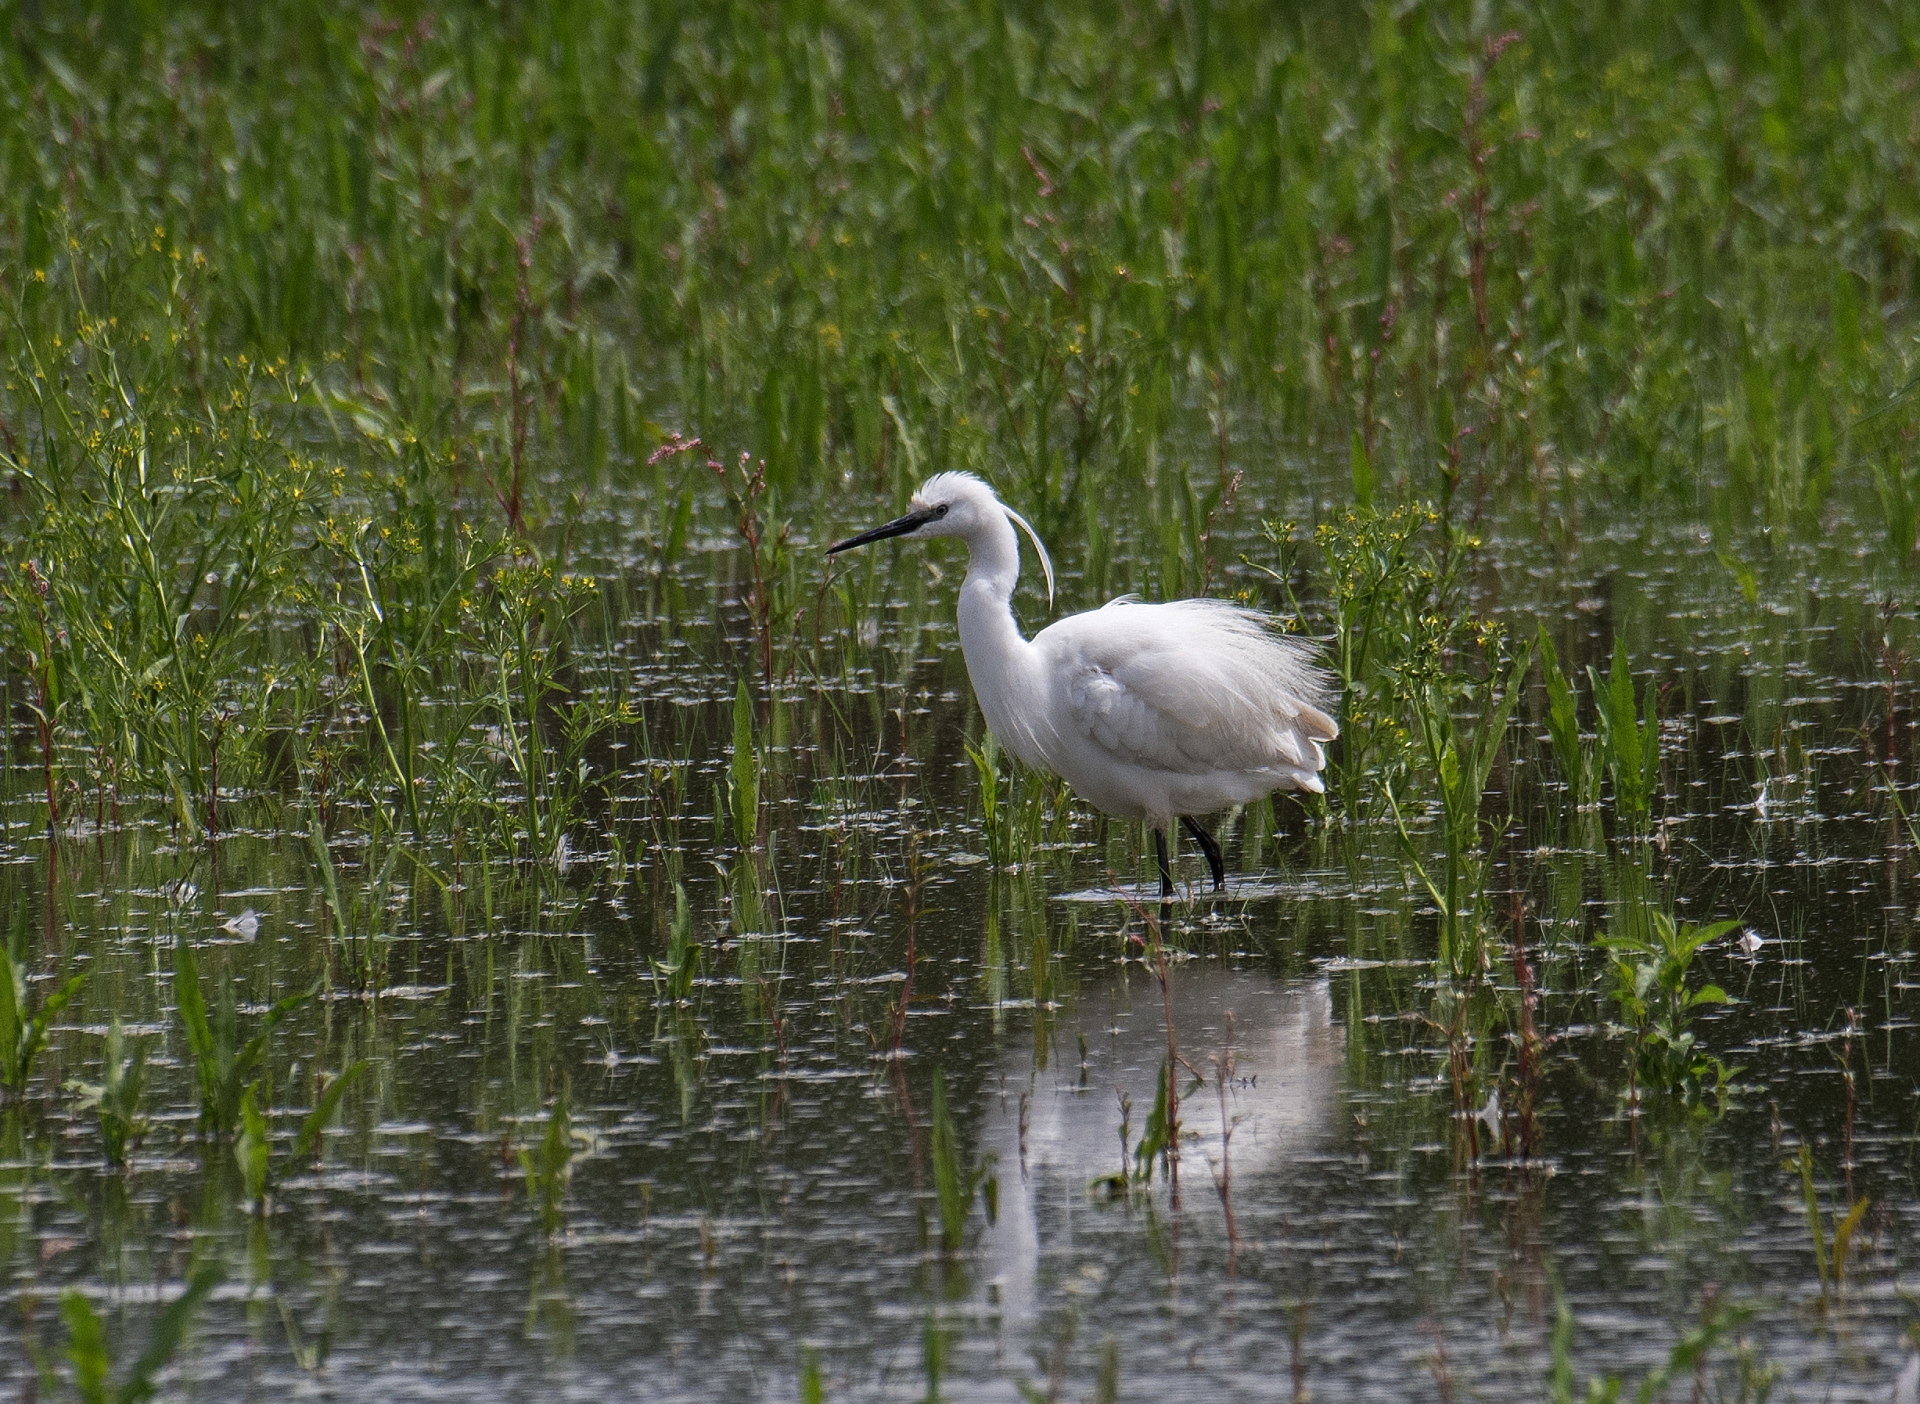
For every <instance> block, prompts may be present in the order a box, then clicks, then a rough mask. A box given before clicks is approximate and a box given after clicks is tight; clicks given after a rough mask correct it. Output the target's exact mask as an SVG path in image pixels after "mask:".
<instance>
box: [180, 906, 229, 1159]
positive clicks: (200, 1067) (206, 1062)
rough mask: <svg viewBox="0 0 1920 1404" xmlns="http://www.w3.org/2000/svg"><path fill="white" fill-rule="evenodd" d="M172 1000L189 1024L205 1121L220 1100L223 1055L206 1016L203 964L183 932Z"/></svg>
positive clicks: (190, 1046) (184, 1020) (188, 1034)
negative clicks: (201, 968) (202, 978)
mask: <svg viewBox="0 0 1920 1404" xmlns="http://www.w3.org/2000/svg"><path fill="white" fill-rule="evenodd" d="M173 1001H174V1003H175V1004H176V1005H177V1006H179V1009H180V1022H181V1023H183V1024H185V1025H186V1028H187V1048H188V1049H189V1051H191V1052H192V1054H193V1061H194V1065H195V1068H196V1069H197V1071H198V1073H199V1078H200V1117H201V1121H202V1122H203V1123H204V1122H205V1121H206V1120H207V1117H208V1116H209V1115H210V1109H212V1108H214V1107H216V1106H217V1105H218V1103H219V1100H220V1083H221V1077H220V1066H219V1064H220V1058H219V1051H218V1049H217V1048H216V1047H215V1045H214V1041H213V1028H212V1025H211V1024H210V1023H209V1022H208V1020H207V1000H206V995H205V993H204V992H203V991H202V990H201V988H200V964H199V961H198V960H196V959H195V958H194V954H193V947H192V945H191V944H189V943H188V941H187V938H186V937H185V936H184V935H182V936H180V937H179V938H178V939H177V940H176V941H175V942H174V946H173Z"/></svg>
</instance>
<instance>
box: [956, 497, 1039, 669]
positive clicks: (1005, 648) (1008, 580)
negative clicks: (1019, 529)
mask: <svg viewBox="0 0 1920 1404" xmlns="http://www.w3.org/2000/svg"><path fill="white" fill-rule="evenodd" d="M967 556H968V559H967V578H966V582H965V583H964V584H962V585H961V587H960V647H961V649H962V650H963V651H964V652H965V653H966V655H967V671H968V672H969V673H971V674H973V676H974V687H975V690H976V691H978V690H979V685H980V681H981V678H980V673H981V670H982V667H983V666H984V667H986V669H987V670H988V671H992V670H993V667H994V664H995V663H996V661H998V660H1000V659H1002V658H1011V657H1012V656H1013V655H1016V654H1018V653H1019V652H1020V650H1021V649H1022V648H1024V647H1025V646H1026V642H1027V641H1026V640H1025V639H1023V638H1021V637H1020V626H1019V625H1018V624H1016V623H1014V622H1013V587H1014V584H1015V583H1016V582H1017V581H1018V580H1019V579H1020V547H1019V544H1018V543H1017V542H1016V541H1015V539H1014V535H1013V523H1012V522H1010V521H1008V520H1007V519H1006V518H1005V517H1003V516H1001V515H1000V514H999V513H997V512H996V513H994V514H993V515H992V517H991V519H990V520H988V521H986V522H984V523H983V524H982V526H981V528H980V530H978V531H977V532H974V533H973V534H971V535H970V536H968V537H967Z"/></svg>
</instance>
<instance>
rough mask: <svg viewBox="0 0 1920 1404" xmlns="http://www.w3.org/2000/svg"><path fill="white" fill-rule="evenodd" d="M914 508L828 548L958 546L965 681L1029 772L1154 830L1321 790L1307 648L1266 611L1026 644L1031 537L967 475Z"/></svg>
mask: <svg viewBox="0 0 1920 1404" xmlns="http://www.w3.org/2000/svg"><path fill="white" fill-rule="evenodd" d="M911 508H912V510H911V511H909V512H908V514H907V515H906V516H904V517H901V518H900V519H899V520H897V521H894V522H889V523H888V524H887V525H886V526H883V527H879V528H876V529H875V530H873V531H870V532H866V533H864V534H863V535H860V536H856V537H854V538H852V539H851V540H848V541H843V542H841V543H840V544H839V545H837V546H834V547H832V548H831V550H833V551H843V550H846V549H848V548H849V547H852V546H859V545H864V544H866V543H867V542H869V541H878V540H882V539H884V538H886V537H890V536H913V537H915V538H924V537H931V536H958V537H960V538H961V539H962V540H964V541H965V542H966V543H967V550H968V553H969V560H968V566H967V577H966V581H965V583H963V584H962V585H961V587H960V608H959V616H960V646H961V649H962V651H963V652H964V653H965V655H966V660H967V675H968V677H969V678H970V679H971V681H972V683H973V691H974V696H975V697H976V698H978V700H979V703H980V710H981V713H982V714H983V715H984V716H985V718H986V722H987V726H988V727H989V728H990V729H991V730H992V732H993V734H994V736H995V738H997V739H998V741H999V742H1000V745H1001V746H1002V747H1003V748H1004V749H1006V750H1008V751H1010V752H1012V753H1013V754H1014V755H1015V756H1018V757H1019V758H1020V759H1021V760H1022V761H1024V762H1025V763H1026V764H1028V765H1030V766H1034V767H1036V768H1037V769H1041V770H1047V771H1051V772H1052V773H1054V774H1055V775H1058V776H1059V777H1060V778H1061V779H1063V780H1065V781H1066V782H1067V783H1068V784H1069V785H1071V786H1072V787H1073V789H1074V790H1075V792H1076V793H1078V794H1079V795H1080V797H1081V798H1082V799H1084V800H1086V801H1087V802H1088V803H1089V804H1092V805H1093V806H1095V807H1096V808H1098V809H1101V810H1104V811H1105V812H1106V813H1108V814H1111V815H1114V816H1116V817H1117V818H1122V819H1144V820H1146V821H1147V822H1148V823H1149V824H1151V825H1152V826H1153V827H1154V828H1155V830H1156V831H1158V832H1159V833H1161V834H1163V835H1164V834H1166V833H1167V832H1168V830H1169V829H1170V827H1171V825H1172V821H1173V820H1174V818H1175V817H1183V818H1184V817H1188V816H1192V815H1196V814H1210V813H1212V812H1214V811H1215V810H1219V809H1224V808H1226V807H1228V806H1229V805H1234V804H1244V803H1246V802H1248V801H1250V800H1255V799H1259V798H1261V797H1262V796H1264V795H1267V794H1269V793H1271V792H1272V791H1274V790H1282V789H1301V790H1313V791H1319V790H1320V789H1321V788H1322V785H1321V781H1320V771H1321V770H1322V769H1323V768H1324V767H1325V765H1326V754H1325V750H1324V747H1325V745H1326V743H1327V742H1329V741H1331V740H1333V739H1334V737H1336V736H1337V735H1338V734H1339V728H1338V727H1337V726H1336V725H1335V724H1334V721H1333V718H1332V717H1330V716H1328V715H1327V713H1326V710H1325V708H1326V706H1327V702H1326V696H1327V687H1326V680H1325V677H1324V676H1323V674H1322V673H1321V672H1320V670H1319V669H1318V668H1316V667H1315V666H1314V664H1313V661H1312V656H1313V655H1312V648H1311V645H1308V644H1306V643H1305V642H1304V641H1302V640H1299V639H1295V638H1289V637H1287V636H1286V635H1284V634H1281V633H1278V632H1277V631H1276V630H1275V628H1274V626H1273V624H1272V621H1270V620H1269V619H1268V618H1267V617H1266V616H1265V615H1262V614H1259V613H1256V612H1254V611H1252V610H1247V609H1241V608H1239V607H1237V606H1235V605H1231V604H1227V603H1225V602H1224V601H1220V600H1205V599H1196V600H1176V601H1172V602H1170V603H1167V604H1140V603H1137V602H1136V601H1134V600H1132V599H1118V600H1114V601H1113V602H1112V603H1110V604H1108V605H1106V606H1105V607H1103V608H1101V609H1095V610H1089V611H1087V612H1086V613H1084V614H1075V615H1070V616H1069V617H1067V618H1065V619H1062V620H1059V621H1058V622H1057V623H1054V624H1052V625H1049V626H1048V627H1047V628H1045V629H1043V630H1041V631H1040V632H1039V633H1038V634H1036V635H1035V636H1034V637H1033V638H1032V639H1026V638H1023V637H1022V636H1021V634H1020V629H1019V626H1018V625H1017V624H1016V623H1015V622H1014V618H1013V608H1012V597H1013V587H1014V583H1015V581H1016V580H1017V579H1018V578H1019V573H1020V549H1019V542H1018V538H1017V537H1016V536H1015V535H1014V525H1015V524H1016V523H1018V525H1019V526H1020V527H1021V528H1023V529H1024V530H1025V531H1026V532H1027V534H1028V535H1029V536H1030V537H1032V538H1033V544H1034V548H1035V549H1036V551H1038V552H1039V555H1040V561H1041V565H1042V567H1043V569H1044V570H1045V572H1046V576H1047V585H1048V595H1049V598H1051V595H1052V585H1053V567H1052V563H1051V562H1049V561H1048V559H1047V555H1046V549H1045V547H1043V546H1042V545H1041V544H1040V540H1039V537H1038V536H1036V535H1034V532H1033V529H1032V528H1031V527H1029V526H1028V525H1027V523H1026V522H1025V521H1024V520H1023V519H1022V518H1020V517H1019V516H1018V515H1017V514H1016V513H1014V512H1013V511H1012V510H1011V509H1010V508H1008V507H1007V506H1006V505H1005V504H1004V503H1002V502H1001V501H1000V499H999V498H998V497H997V496H996V495H995V494H994V491H993V489H992V488H991V487H989V486H988V485H987V484H986V483H985V482H983V481H982V480H981V479H979V478H977V477H975V476H973V475H972V474H971V473H941V474H938V475H937V476H935V477H933V478H929V479H928V480H927V481H926V482H925V483H924V484H922V485H921V487H920V490H919V491H918V492H916V493H915V494H914V495H913V501H912V504H911ZM1202 841H1203V842H1208V841H1207V840H1205V839H1204V838H1203V840H1202ZM1216 857H1217V854H1216V852H1215V851H1214V850H1212V849H1211V847H1210V848H1209V858H1210V860H1214V859H1216Z"/></svg>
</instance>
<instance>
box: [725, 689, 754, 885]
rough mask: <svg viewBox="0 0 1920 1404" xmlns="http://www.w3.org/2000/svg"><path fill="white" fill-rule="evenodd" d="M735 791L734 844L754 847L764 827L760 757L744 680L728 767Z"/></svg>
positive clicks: (735, 700)
mask: <svg viewBox="0 0 1920 1404" xmlns="http://www.w3.org/2000/svg"><path fill="white" fill-rule="evenodd" d="M728 773H729V776H730V779H731V782H732V789H733V841H734V842H735V843H736V844H738V845H739V846H740V847H741V848H743V849H744V848H751V847H753V840H754V837H755V835H756V834H757V833H758V831H759V828H760V757H759V754H758V752H756V751H755V750H754V747H753V699H752V698H750V697H749V696H748V695H747V680H746V679H745V678H744V677H743V678H741V679H740V680H739V682H738V683H737V684H736V686H735V688H734V694H733V760H732V763H731V764H730V766H729V767H728Z"/></svg>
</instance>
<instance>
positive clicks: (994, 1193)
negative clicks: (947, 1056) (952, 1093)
mask: <svg viewBox="0 0 1920 1404" xmlns="http://www.w3.org/2000/svg"><path fill="white" fill-rule="evenodd" d="M930 1123H931V1128H932V1139H931V1143H930V1152H931V1154H932V1157H933V1187H934V1194H935V1197H936V1199H937V1200H938V1201H939V1205H940V1246H941V1248H942V1249H943V1250H944V1251H945V1252H946V1253H947V1254H948V1255H949V1256H952V1255H953V1254H955V1253H958V1252H959V1251H960V1249H961V1248H962V1247H963V1246H964V1245H965V1243H966V1236H967V1216H968V1214H970V1213H971V1212H972V1210H973V1200H974V1196H975V1195H978V1196H979V1197H980V1202H981V1204H982V1205H983V1206H984V1207H985V1209H986V1214H987V1222H988V1223H989V1224H991V1223H992V1222H994V1220H995V1218H996V1217H997V1215H998V1210H999V1195H1000V1182H999V1180H998V1179H997V1178H996V1177H995V1176H994V1174H993V1162H992V1160H991V1158H986V1159H982V1160H981V1161H979V1162H978V1163H976V1164H974V1165H973V1166H971V1167H969V1166H967V1165H966V1163H965V1161H964V1159H963V1157H962V1156H961V1153H960V1142H959V1137H958V1136H957V1135H956V1133H955V1131H954V1126H953V1115H952V1113H951V1112H949V1111H948V1110H947V1076H946V1073H945V1072H944V1071H943V1070H942V1069H940V1068H935V1069H934V1070H933V1102H932V1110H931V1113H930Z"/></svg>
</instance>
